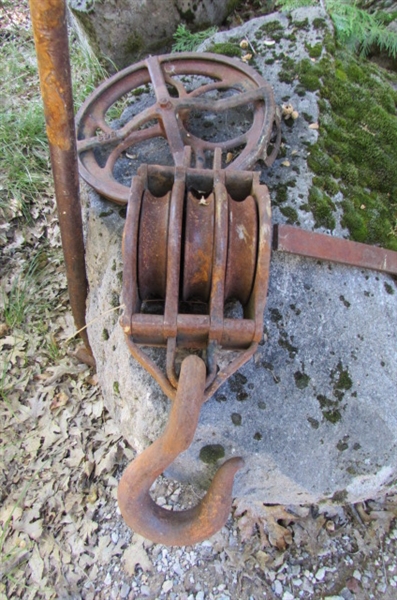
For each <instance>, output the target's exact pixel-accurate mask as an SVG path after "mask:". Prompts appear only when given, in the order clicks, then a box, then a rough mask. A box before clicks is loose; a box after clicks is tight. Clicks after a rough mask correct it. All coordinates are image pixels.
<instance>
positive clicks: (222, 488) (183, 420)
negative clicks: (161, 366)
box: [118, 355, 244, 546]
mask: <svg viewBox="0 0 397 600" xmlns="http://www.w3.org/2000/svg"><path fill="white" fill-rule="evenodd" d="M205 381H206V367H205V364H204V362H203V361H202V360H201V358H199V357H198V356H194V355H190V356H188V357H187V358H185V359H184V361H183V362H182V366H181V372H180V377H179V384H178V391H177V394H176V398H175V400H174V402H173V404H172V407H171V412H170V416H169V420H168V424H167V426H166V428H165V431H164V433H163V435H162V436H161V437H160V438H158V439H157V440H156V441H155V442H154V443H153V444H152V445H151V446H149V448H147V449H146V450H145V451H144V452H142V454H140V455H139V456H138V457H137V458H136V459H135V460H134V461H133V462H132V463H131V464H130V465H129V466H128V467H127V469H126V471H125V472H124V474H123V476H122V478H121V480H120V484H119V488H118V501H119V506H120V511H121V514H122V515H123V518H124V520H125V521H126V523H127V525H129V527H131V528H132V529H133V530H134V531H136V532H137V533H139V534H140V535H142V536H144V537H146V538H149V539H150V540H152V541H153V542H156V543H160V544H165V545H168V546H174V545H178V546H185V545H191V544H196V543H198V542H201V541H203V540H205V539H207V538H208V537H210V536H211V535H213V534H214V533H215V532H216V531H218V530H219V529H220V528H221V527H222V526H223V525H224V524H225V522H226V520H227V518H228V516H229V513H230V508H231V503H232V489H233V481H234V476H235V474H236V472H237V471H238V470H239V469H240V468H241V467H242V466H243V465H244V461H243V459H242V458H240V457H235V458H232V459H229V460H228V461H226V462H225V463H224V464H223V465H222V466H221V468H220V469H219V470H218V471H217V473H216V475H215V477H214V479H213V481H212V483H211V486H210V488H209V490H208V492H207V493H206V495H205V496H204V498H203V499H202V501H201V502H200V503H199V504H198V506H195V507H193V508H190V509H188V510H184V511H169V510H166V509H164V508H162V507H160V506H158V505H157V504H156V503H155V502H154V501H153V500H152V498H151V497H150V494H149V490H150V487H151V485H152V483H153V482H154V480H155V479H156V478H157V477H158V476H159V475H160V474H161V473H162V472H163V471H164V470H165V469H166V468H167V467H168V466H169V465H170V464H171V463H172V462H173V461H174V460H175V458H176V457H177V456H178V455H179V454H181V453H182V452H183V451H184V450H186V449H187V448H188V447H189V446H190V444H191V442H192V440H193V437H194V434H195V431H196V428H197V423H198V420H199V416H200V408H201V405H202V404H203V402H204V387H205Z"/></svg>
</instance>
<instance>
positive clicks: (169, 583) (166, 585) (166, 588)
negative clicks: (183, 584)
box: [161, 579, 174, 594]
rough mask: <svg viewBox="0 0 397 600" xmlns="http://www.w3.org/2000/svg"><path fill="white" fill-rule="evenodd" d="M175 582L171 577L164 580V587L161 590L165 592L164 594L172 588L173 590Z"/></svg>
mask: <svg viewBox="0 0 397 600" xmlns="http://www.w3.org/2000/svg"><path fill="white" fill-rule="evenodd" d="M173 585H174V584H173V582H172V581H171V580H170V579H167V580H166V581H164V583H163V585H162V587H161V591H162V592H163V594H166V593H167V592H169V591H170V590H172V588H173Z"/></svg>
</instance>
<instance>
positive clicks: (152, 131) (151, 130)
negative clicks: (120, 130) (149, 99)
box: [104, 123, 163, 173]
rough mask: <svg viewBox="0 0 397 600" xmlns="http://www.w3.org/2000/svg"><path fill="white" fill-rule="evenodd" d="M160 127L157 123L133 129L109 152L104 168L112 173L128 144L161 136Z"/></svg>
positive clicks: (131, 144)
mask: <svg viewBox="0 0 397 600" xmlns="http://www.w3.org/2000/svg"><path fill="white" fill-rule="evenodd" d="M162 136H163V134H162V129H161V127H160V125H159V124H158V123H157V124H156V125H153V126H152V127H148V128H147V129H140V130H139V131H133V132H132V133H131V134H130V135H129V136H128V137H127V138H126V139H125V140H124V141H123V142H122V143H121V144H118V145H117V146H116V148H114V150H112V152H111V153H110V154H109V156H108V158H107V160H106V165H105V166H104V169H105V170H110V171H111V172H112V173H113V168H114V165H115V163H116V161H117V159H118V158H119V156H120V155H121V153H122V152H124V150H127V148H129V147H130V146H134V145H135V144H139V143H140V142H145V141H146V140H150V139H153V138H155V137H162Z"/></svg>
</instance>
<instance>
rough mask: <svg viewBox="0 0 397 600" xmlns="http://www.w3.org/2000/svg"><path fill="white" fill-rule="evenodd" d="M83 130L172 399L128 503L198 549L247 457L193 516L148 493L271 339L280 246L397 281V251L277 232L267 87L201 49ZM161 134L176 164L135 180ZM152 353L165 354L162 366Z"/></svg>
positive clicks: (155, 61)
mask: <svg viewBox="0 0 397 600" xmlns="http://www.w3.org/2000/svg"><path fill="white" fill-rule="evenodd" d="M142 86H143V87H144V90H145V94H146V96H149V99H148V100H145V101H144V102H143V104H139V103H138V107H139V109H138V110H137V111H135V112H134V111H133V112H132V113H128V110H127V111H126V113H127V117H126V118H124V119H123V118H121V120H119V122H117V121H115V122H112V120H111V117H112V116H114V113H113V112H112V111H113V108H114V106H115V105H117V103H119V102H122V101H123V98H124V97H125V96H126V95H127V96H129V98H130V100H133V102H132V103H133V104H134V103H136V98H137V97H138V95H137V90H141V89H142ZM150 92H151V97H150ZM139 93H140V92H139ZM131 94H132V96H131ZM247 107H249V110H250V116H251V121H250V123H249V125H246V124H244V126H242V124H241V123H240V124H239V125H238V127H237V128H235V127H234V118H233V119H231V118H230V119H229V120H228V119H227V118H225V120H224V128H223V131H222V132H221V135H219V130H218V134H217V135H215V137H214V138H212V137H211V135H208V136H203V135H202V133H201V132H200V131H199V130H197V128H196V127H195V120H196V121H197V119H198V120H199V121H200V119H201V120H202V121H203V122H204V121H205V115H208V114H209V115H211V118H213V116H215V117H218V116H219V115H223V116H226V117H227V116H230V114H231V113H232V112H233V111H235V112H237V113H242V112H243V111H244V110H245V109H247ZM203 115H204V116H203ZM236 120H237V121H238V119H237V118H236ZM118 123H119V124H118ZM209 123H210V124H211V119H210V120H209ZM77 133H78V136H77V137H78V140H77V149H78V152H79V160H80V172H81V175H82V176H83V177H84V179H86V181H88V183H90V184H91V185H92V186H93V187H94V188H95V189H96V190H97V191H98V192H99V193H101V194H102V195H104V196H106V197H107V198H109V199H111V200H113V201H115V202H117V203H118V204H125V203H127V202H128V211H127V220H126V225H125V230H124V238H123V258H124V274H123V302H124V305H125V310H124V314H123V316H122V318H121V325H122V327H123V330H124V332H125V335H126V342H127V345H128V348H129V350H130V352H131V354H132V355H133V356H134V358H135V359H136V360H138V361H139V362H140V363H141V364H142V365H143V366H144V367H145V368H146V369H147V370H148V371H149V372H150V373H151V374H152V375H153V376H154V377H155V378H156V380H157V381H158V382H159V384H160V386H161V388H162V390H163V391H164V392H165V394H166V395H167V396H168V397H169V398H170V399H171V400H172V403H173V404H172V408H171V413H170V417H169V422H168V425H167V427H166V430H165V432H164V434H163V435H162V436H161V437H160V438H159V439H158V440H157V441H156V442H155V443H154V444H152V446H150V447H149V448H148V449H146V450H145V451H144V452H143V453H142V454H141V455H140V456H138V458H137V459H136V460H135V461H134V462H133V463H132V464H131V465H130V466H129V467H128V468H127V470H126V472H125V473H124V475H123V477H122V479H121V481H120V486H119V504H120V509H121V512H122V514H123V516H124V518H125V520H126V522H127V523H128V524H129V525H130V526H131V527H132V528H133V529H134V530H135V531H137V532H139V533H140V534H142V535H144V536H146V537H148V538H150V539H151V540H153V541H156V542H161V543H164V544H168V545H173V544H179V545H185V544H193V543H196V542H198V541H201V540H203V539H205V538H206V537H208V536H210V535H212V534H213V533H215V532H216V531H217V530H218V529H219V528H220V527H221V526H222V525H223V524H224V523H225V521H226V519H227V516H228V514H229V511H230V506H231V494H232V486H233V478H234V475H235V473H236V471H237V470H238V469H239V468H241V466H242V465H243V464H244V463H243V460H242V458H238V457H237V458H236V457H234V458H231V459H229V460H228V461H226V462H225V463H224V465H222V467H221V468H220V469H219V471H218V473H217V474H216V476H215V478H214V480H213V482H212V484H211V487H210V489H209V490H208V492H207V494H206V496H205V498H204V499H203V500H202V501H201V502H200V503H199V505H198V506H197V507H195V508H193V509H190V510H188V511H181V512H177V511H176V512H172V511H167V510H164V509H162V508H160V507H159V506H157V505H156V504H155V502H154V501H153V500H152V499H151V497H150V495H149V489H150V486H151V485H152V483H153V481H154V480H155V479H156V477H157V476H158V475H159V474H160V473H162V472H163V471H164V470H165V469H166V468H167V467H168V466H169V465H170V464H171V463H172V461H173V460H174V459H175V458H176V456H177V455H178V454H179V453H181V452H182V451H183V450H185V449H186V448H187V447H188V446H189V445H190V443H191V441H192V439H193V436H194V433H195V429H196V426H197V422H198V418H199V413H200V407H201V405H202V403H203V402H204V401H205V400H206V399H208V398H209V397H210V396H211V395H212V394H213V393H214V392H215V391H216V389H217V388H218V387H219V386H220V385H221V384H222V383H223V382H224V381H225V380H226V379H227V378H228V377H229V376H230V375H232V374H233V373H234V372H235V371H236V370H237V369H238V368H240V366H242V365H243V364H244V363H245V362H246V361H247V360H249V358H250V357H251V356H252V355H253V353H254V352H255V350H256V348H257V345H258V343H259V342H260V340H261V339H262V335H263V312H264V307H265V302H266V295H267V283H268V274H269V263H270V254H271V249H273V250H277V249H279V250H282V251H286V252H293V253H296V254H302V255H305V256H310V257H315V258H322V259H327V260H335V261H337V262H343V263H346V264H354V265H357V266H363V267H368V268H374V269H378V270H383V271H387V272H391V273H397V253H395V252H390V251H387V250H384V249H381V248H372V247H368V246H366V245H364V244H356V243H354V242H349V241H346V240H336V239H334V238H332V237H331V236H325V235H321V234H316V233H312V232H305V231H302V230H299V229H298V228H295V227H290V226H287V225H276V226H274V229H273V230H272V226H271V210H270V197H269V193H268V189H267V187H266V186H265V185H262V184H260V183H259V174H258V173H257V172H251V171H250V169H251V168H252V167H253V166H254V164H255V163H256V162H257V161H258V160H262V161H263V163H264V164H265V165H270V164H271V163H272V162H273V161H274V159H275V157H276V155H277V151H278V147H279V144H280V119H279V115H278V111H277V108H276V106H275V102H274V98H273V93H272V90H271V88H270V86H269V85H268V84H267V83H266V81H265V80H263V79H262V78H261V77H260V76H259V75H258V74H257V73H256V72H255V71H253V70H252V69H251V68H250V67H247V66H246V65H243V64H242V63H241V62H240V61H237V60H234V59H228V58H226V57H221V56H218V55H212V54H192V53H191V54H187V53H185V54H176V55H166V56H155V57H149V58H148V59H146V60H144V61H142V62H140V63H138V64H136V65H132V66H131V67H129V68H127V69H125V70H124V71H121V72H120V73H118V74H116V75H115V76H113V77H112V78H110V79H109V80H108V81H106V82H104V83H103V84H102V85H101V86H100V87H99V88H98V89H97V90H96V91H95V92H94V93H93V95H92V96H91V97H90V98H88V99H87V101H86V102H85V103H84V105H83V106H82V108H81V110H80V111H79V114H78V132H77ZM156 139H157V140H160V142H161V141H164V140H165V141H166V142H167V144H168V148H169V155H170V156H171V162H170V164H168V163H167V164H158V161H157V160H156V161H153V162H150V163H149V164H141V166H139V168H138V169H137V171H136V173H132V172H131V171H130V170H129V167H130V165H129V164H128V161H126V159H125V156H127V158H128V157H130V158H131V160H133V157H134V156H135V155H138V156H139V153H140V149H141V147H142V144H143V145H145V144H146V145H149V146H150V145H151V144H152V142H153V141H154V140H156ZM120 162H121V163H122V168H121V171H120V170H119V173H118V176H117V177H116V175H115V172H116V170H117V164H118V163H120ZM145 162H146V163H148V162H149V161H142V163H145ZM120 173H121V174H120ZM229 300H233V301H234V308H233V310H232V312H231V313H229ZM145 346H159V347H163V348H165V349H166V367H165V372H163V371H162V370H161V369H160V368H159V367H158V366H157V364H156V363H155V362H154V361H153V360H152V359H151V358H150V357H149V355H148V354H147V353H146V352H145V350H144V347H145ZM186 350H188V351H189V353H190V354H189V355H188V356H187V358H184V359H183V360H182V361H181V355H183V353H185V354H186ZM224 351H231V352H230V354H231V359H230V361H229V363H228V364H226V366H224V362H225V361H221V363H220V361H219V360H218V358H219V356H220V353H222V352H224Z"/></svg>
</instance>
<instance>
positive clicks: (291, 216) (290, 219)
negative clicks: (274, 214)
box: [280, 206, 298, 225]
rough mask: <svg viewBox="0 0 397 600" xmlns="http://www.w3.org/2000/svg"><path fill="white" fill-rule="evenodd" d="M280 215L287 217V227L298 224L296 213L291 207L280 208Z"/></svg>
mask: <svg viewBox="0 0 397 600" xmlns="http://www.w3.org/2000/svg"><path fill="white" fill-rule="evenodd" d="M280 211H281V213H282V214H283V215H284V217H287V223H288V224H289V225H294V224H296V223H298V213H297V212H296V210H295V209H294V208H292V206H283V207H282V208H280Z"/></svg>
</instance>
